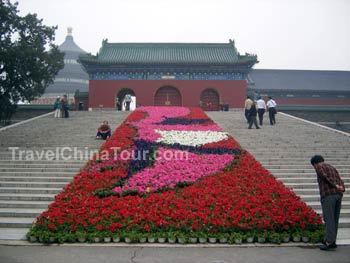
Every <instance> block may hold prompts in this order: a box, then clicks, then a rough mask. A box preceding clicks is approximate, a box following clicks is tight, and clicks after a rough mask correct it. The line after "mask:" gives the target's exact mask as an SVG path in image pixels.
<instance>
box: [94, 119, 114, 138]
mask: <svg viewBox="0 0 350 263" xmlns="http://www.w3.org/2000/svg"><path fill="white" fill-rule="evenodd" d="M109 137H111V127H110V126H109V125H108V121H103V124H102V125H101V126H100V127H99V128H98V130H97V134H96V139H101V138H102V139H103V140H106V139H108V138H109Z"/></svg>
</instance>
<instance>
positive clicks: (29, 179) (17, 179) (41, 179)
mask: <svg viewBox="0 0 350 263" xmlns="http://www.w3.org/2000/svg"><path fill="white" fill-rule="evenodd" d="M72 178H73V177H71V176H66V177H58V176H55V177H52V176H30V177H29V176H10V177H9V176H1V175H0V180H1V182H0V184H1V183H4V184H6V183H8V184H10V183H13V184H15V183H17V182H18V183H19V184H17V185H18V186H19V185H20V184H21V182H29V183H30V182H32V183H35V182H38V183H43V182H44V183H45V182H47V183H51V182H58V183H59V182H61V183H62V182H63V183H65V184H67V183H69V182H70V181H72Z"/></svg>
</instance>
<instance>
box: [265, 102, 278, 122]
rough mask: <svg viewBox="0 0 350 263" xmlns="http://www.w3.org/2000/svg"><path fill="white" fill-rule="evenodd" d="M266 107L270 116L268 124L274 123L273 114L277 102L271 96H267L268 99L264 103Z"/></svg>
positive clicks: (275, 110) (275, 111)
mask: <svg viewBox="0 0 350 263" xmlns="http://www.w3.org/2000/svg"><path fill="white" fill-rule="evenodd" d="M266 106H267V108H268V109H269V118H270V124H271V125H275V124H276V118H275V115H276V113H277V109H276V107H277V103H276V102H275V101H274V100H273V99H272V97H271V96H269V100H268V102H267V103H266Z"/></svg>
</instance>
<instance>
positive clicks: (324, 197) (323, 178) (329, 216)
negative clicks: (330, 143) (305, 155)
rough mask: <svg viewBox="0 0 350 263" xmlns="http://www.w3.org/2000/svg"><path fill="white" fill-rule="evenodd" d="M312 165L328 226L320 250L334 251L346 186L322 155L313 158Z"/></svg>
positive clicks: (324, 217) (324, 218) (323, 214)
mask: <svg viewBox="0 0 350 263" xmlns="http://www.w3.org/2000/svg"><path fill="white" fill-rule="evenodd" d="M311 165H312V166H313V167H314V168H315V171H316V174H317V182H318V185H319V189H320V195H321V206H322V216H323V220H324V222H325V224H326V236H325V239H324V242H322V243H323V245H321V246H320V249H321V250H334V249H335V248H336V247H337V245H336V240H337V233H338V222H339V215H340V209H341V201H342V198H343V192H344V191H345V185H344V182H343V180H342V179H341V178H340V176H339V174H338V171H337V170H336V169H335V168H334V167H333V166H331V165H329V164H327V163H325V162H324V159H323V157H322V156H321V155H315V156H313V157H312V158H311Z"/></svg>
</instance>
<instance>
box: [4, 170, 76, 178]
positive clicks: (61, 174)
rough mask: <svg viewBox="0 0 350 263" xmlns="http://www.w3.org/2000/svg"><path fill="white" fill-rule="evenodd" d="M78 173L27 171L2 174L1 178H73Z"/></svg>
mask: <svg viewBox="0 0 350 263" xmlns="http://www.w3.org/2000/svg"><path fill="white" fill-rule="evenodd" d="M77 172H78V171H75V172H57V171H53V172H28V171H25V172H11V171H10V172H9V171H7V172H1V173H0V176H5V177H8V176H13V177H15V176H27V177H31V176H35V177H37V176H45V177H67V176H68V177H72V176H74V175H75V174H77Z"/></svg>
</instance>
